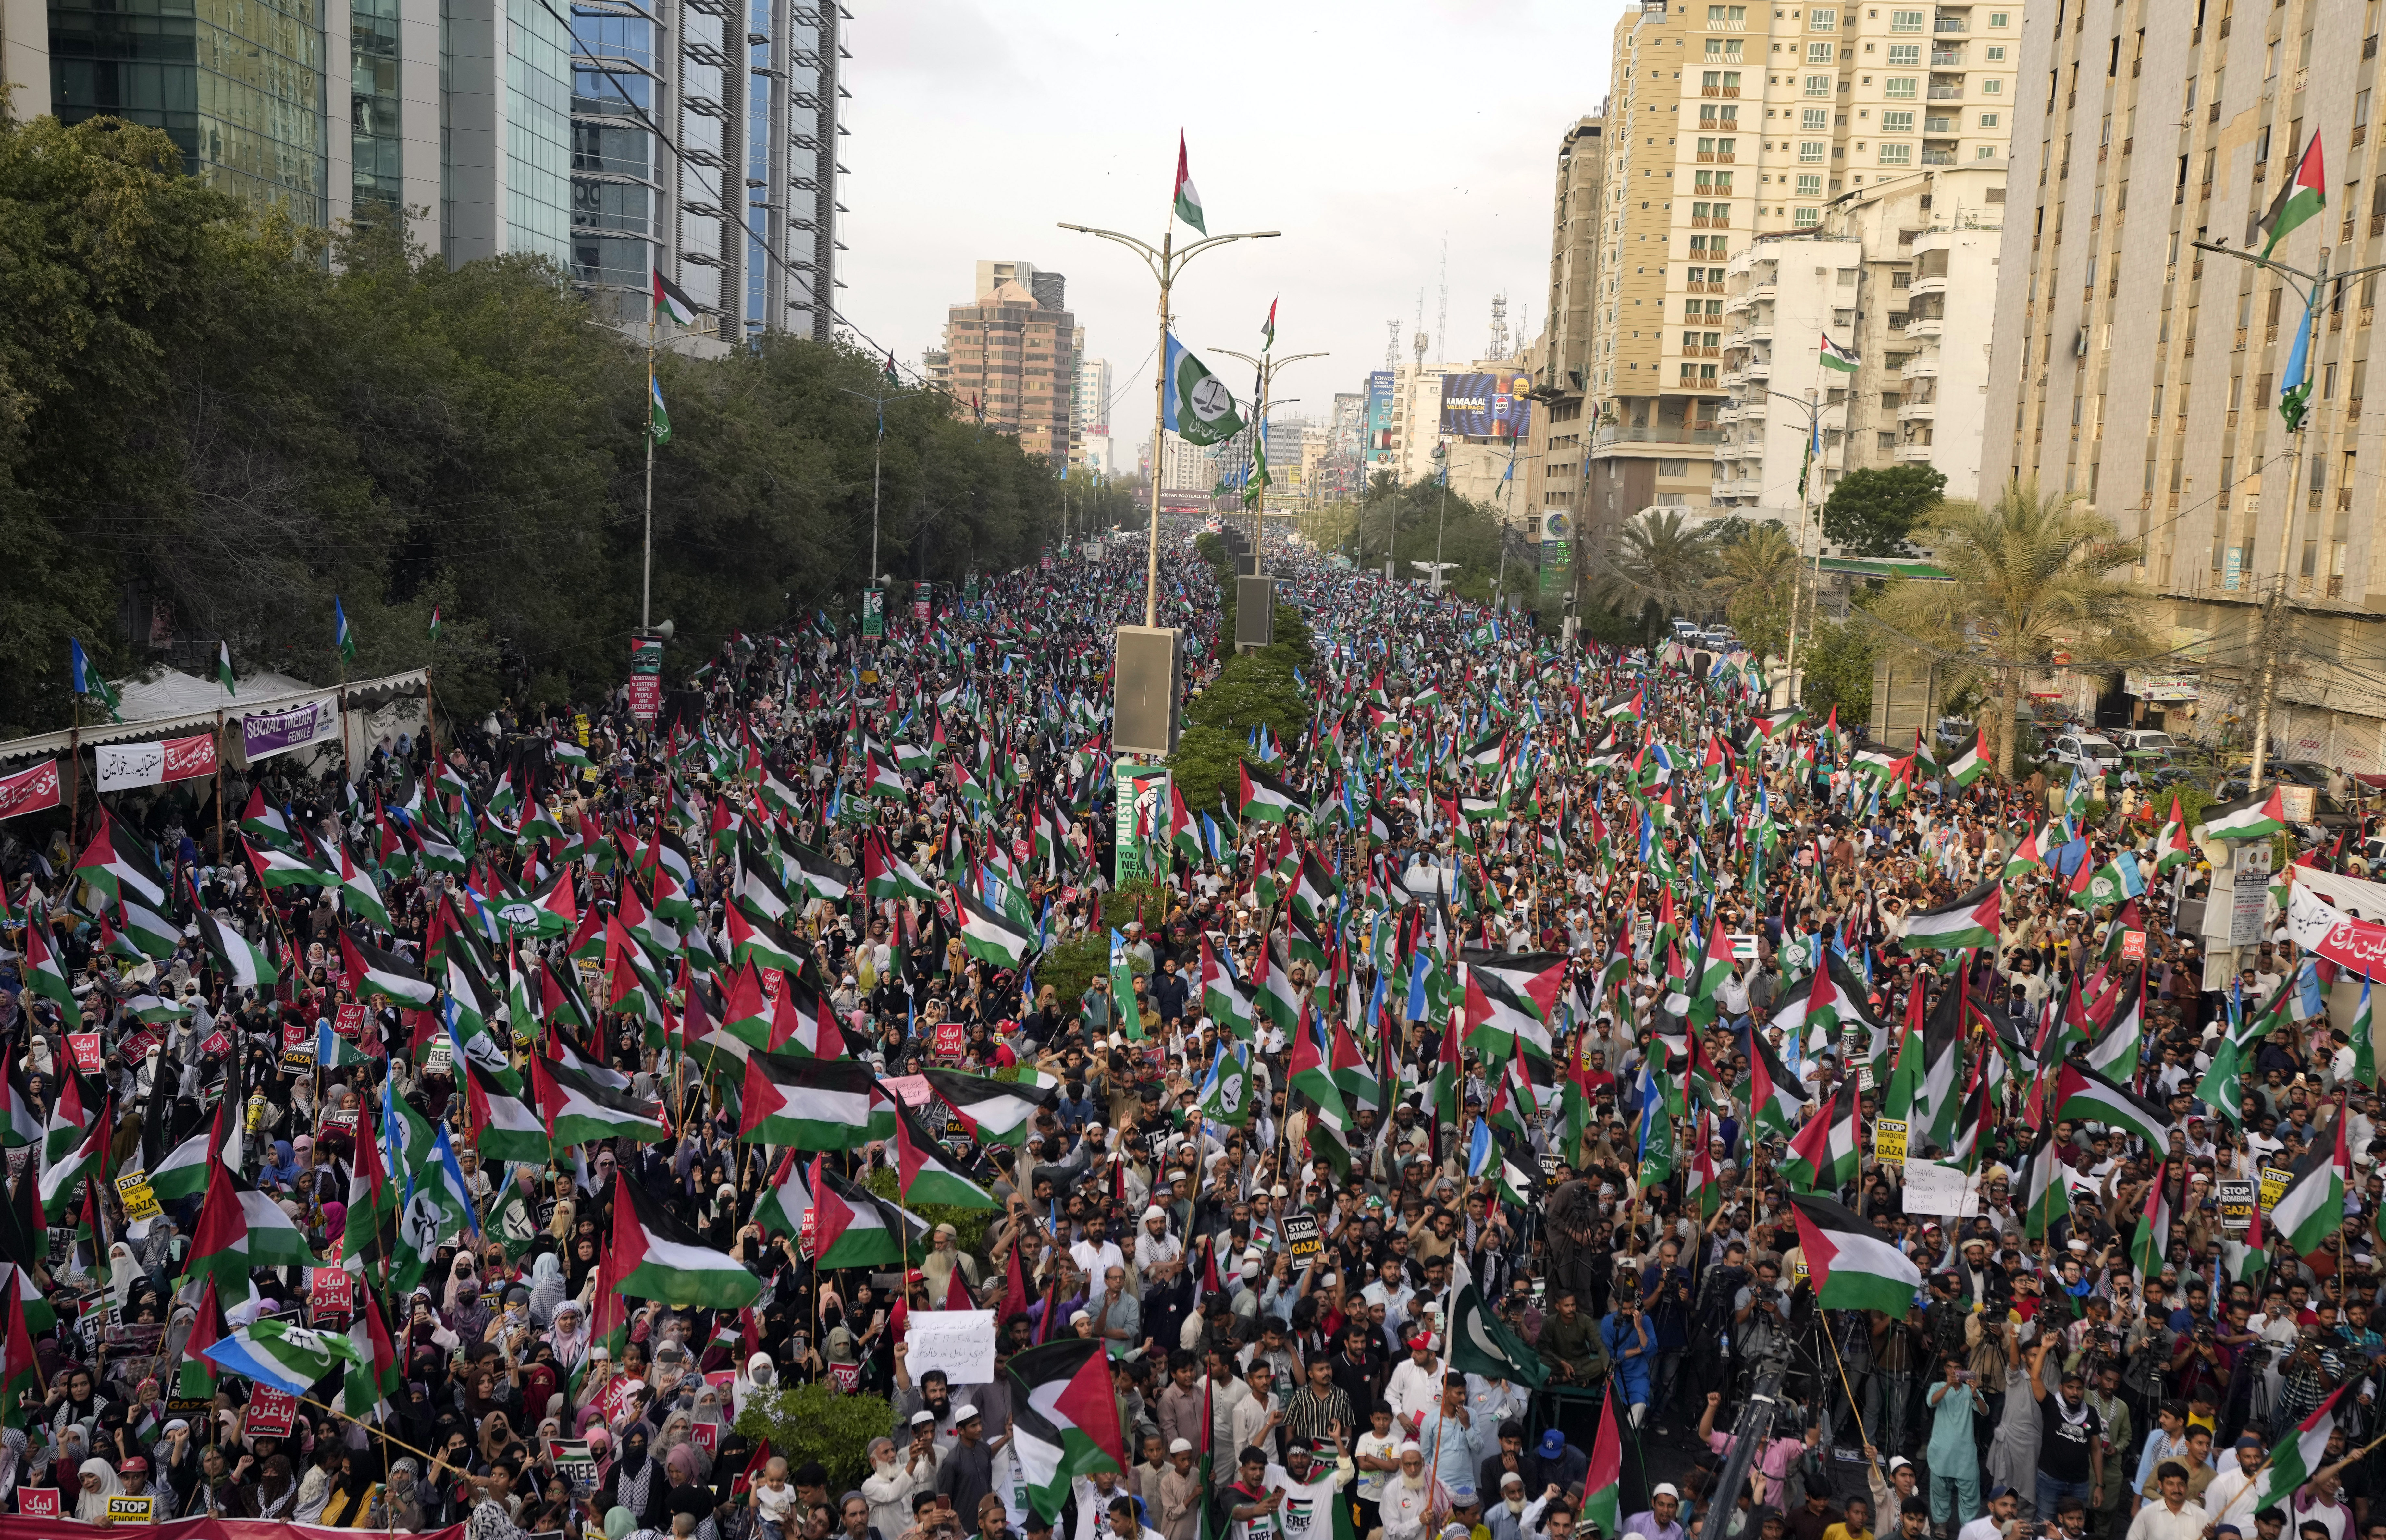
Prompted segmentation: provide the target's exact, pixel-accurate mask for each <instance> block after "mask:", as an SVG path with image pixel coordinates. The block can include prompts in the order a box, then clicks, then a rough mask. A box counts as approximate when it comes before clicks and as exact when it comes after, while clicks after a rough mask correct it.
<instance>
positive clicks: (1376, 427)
mask: <svg viewBox="0 0 2386 1540" xmlns="http://www.w3.org/2000/svg"><path fill="white" fill-rule="evenodd" d="M1363 458H1365V460H1366V461H1367V463H1368V464H1370V465H1388V464H1389V463H1390V462H1391V458H1392V371H1391V370H1390V369H1376V370H1375V372H1373V373H1372V374H1369V375H1368V376H1367V444H1366V448H1365V451H1364V454H1363Z"/></svg>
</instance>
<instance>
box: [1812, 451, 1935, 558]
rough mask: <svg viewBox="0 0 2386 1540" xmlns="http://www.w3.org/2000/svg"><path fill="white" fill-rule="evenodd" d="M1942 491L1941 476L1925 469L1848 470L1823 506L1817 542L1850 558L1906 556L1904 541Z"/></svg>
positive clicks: (1907, 549) (1909, 552)
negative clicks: (1820, 536) (1828, 544)
mask: <svg viewBox="0 0 2386 1540" xmlns="http://www.w3.org/2000/svg"><path fill="white" fill-rule="evenodd" d="M1946 487H1947V477H1946V475H1945V473H1944V472H1942V471H1939V470H1932V469H1931V468H1930V467H1928V466H1927V465H1890V466H1881V467H1878V468H1877V469H1875V468H1867V469H1865V470H1851V471H1849V472H1848V473H1847V474H1846V475H1845V476H1842V477H1841V478H1840V484H1839V485H1837V486H1835V487H1833V488H1831V496H1830V500H1829V501H1828V502H1827V503H1825V504H1824V505H1823V537H1824V538H1825V539H1827V540H1828V541H1830V542H1831V543H1832V544H1833V545H1838V546H1840V548H1841V549H1842V550H1843V551H1844V552H1846V554H1847V555H1849V556H1852V557H1895V556H1911V555H1912V554H1913V547H1912V546H1910V545H1907V544H1906V542H1905V537H1906V536H1907V535H1908V534H1910V533H1912V532H1913V531H1914V528H1915V525H1917V524H1919V523H1920V522H1921V521H1922V520H1924V519H1926V518H1927V517H1928V515H1929V513H1930V510H1931V509H1933V508H1935V507H1938V506H1939V504H1940V501H1941V494H1943V493H1944V492H1945V491H1946Z"/></svg>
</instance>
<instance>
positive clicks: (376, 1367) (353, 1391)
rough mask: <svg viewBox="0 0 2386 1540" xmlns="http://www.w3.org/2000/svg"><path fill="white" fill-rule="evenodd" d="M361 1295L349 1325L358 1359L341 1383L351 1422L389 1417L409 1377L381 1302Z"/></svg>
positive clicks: (365, 1293)
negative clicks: (360, 1300) (401, 1362)
mask: <svg viewBox="0 0 2386 1540" xmlns="http://www.w3.org/2000/svg"><path fill="white" fill-rule="evenodd" d="M210 1282H212V1280H210ZM357 1292H358V1294H360V1295H362V1296H364V1307H363V1308H362V1309H360V1310H359V1311H358V1313H357V1317H356V1319H355V1320H354V1321H350V1322H349V1323H348V1346H349V1347H350V1348H351V1349H352V1350H353V1351H354V1352H355V1354H356V1359H355V1361H354V1362H353V1363H351V1364H350V1366H349V1368H348V1372H347V1377H346V1379H345V1382H344V1383H342V1384H341V1387H340V1404H341V1408H342V1409H343V1410H345V1412H346V1413H347V1414H348V1416H349V1417H350V1418H351V1419H359V1420H360V1419H363V1418H367V1417H370V1416H372V1415H374V1414H375V1413H376V1412H378V1413H380V1414H381V1415H383V1416H387V1415H388V1414H389V1412H390V1409H391V1407H392V1406H393V1405H394V1404H395V1401H396V1400H399V1399H403V1398H404V1396H405V1390H406V1374H405V1372H404V1371H402V1370H401V1369H400V1368H399V1366H398V1361H397V1345H396V1343H394V1342H392V1341H391V1340H390V1335H389V1327H388V1325H387V1324H386V1323H385V1322H383V1320H382V1318H381V1302H380V1301H379V1300H378V1299H376V1298H374V1297H373V1291H372V1290H370V1289H359V1290H358V1291H357Z"/></svg>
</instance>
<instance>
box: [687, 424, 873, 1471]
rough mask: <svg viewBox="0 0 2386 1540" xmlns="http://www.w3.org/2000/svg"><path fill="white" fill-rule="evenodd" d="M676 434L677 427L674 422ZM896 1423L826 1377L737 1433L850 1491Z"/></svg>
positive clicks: (751, 1410)
mask: <svg viewBox="0 0 2386 1540" xmlns="http://www.w3.org/2000/svg"><path fill="white" fill-rule="evenodd" d="M672 432H678V426H677V424H676V423H674V424H673V426H672ZM894 1425H895V1409H894V1407H893V1405H892V1404H891V1403H889V1402H888V1401H887V1399H886V1397H885V1396H848V1395H847V1394H846V1393H845V1392H843V1391H841V1390H839V1389H837V1388H836V1386H835V1385H834V1384H831V1383H829V1382H828V1381H826V1380H815V1381H813V1382H812V1383H810V1384H801V1385H788V1386H785V1387H784V1388H782V1389H779V1390H766V1391H762V1392H760V1393H759V1394H757V1395H756V1396H753V1397H752V1398H751V1399H750V1400H749V1401H748V1402H747V1405H746V1406H745V1407H744V1408H742V1409H740V1410H739V1411H738V1413H737V1431H738V1432H739V1433H741V1434H745V1435H746V1437H747V1440H748V1441H749V1442H752V1443H756V1444H759V1443H761V1442H762V1441H763V1440H765V1439H768V1440H769V1441H770V1445H771V1452H772V1454H774V1455H784V1456H785V1457H786V1461H787V1465H788V1468H789V1469H790V1470H792V1469H794V1468H795V1467H797V1466H799V1465H802V1464H804V1463H806V1462H807V1461H810V1460H818V1461H820V1463H821V1465H822V1466H823V1468H824V1469H825V1470H826V1471H828V1480H829V1490H830V1491H831V1492H845V1491H849V1490H851V1489H853V1488H855V1487H858V1486H860V1484H861V1481H862V1478H863V1477H865V1476H867V1475H869V1474H870V1444H871V1441H872V1440H873V1439H877V1438H884V1437H885V1435H886V1430H887V1429H888V1428H890V1427H893V1426H894Z"/></svg>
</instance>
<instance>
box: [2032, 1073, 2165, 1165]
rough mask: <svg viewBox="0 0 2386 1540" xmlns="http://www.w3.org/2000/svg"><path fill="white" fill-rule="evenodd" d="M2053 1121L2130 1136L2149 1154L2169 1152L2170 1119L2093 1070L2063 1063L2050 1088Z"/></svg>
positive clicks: (2143, 1099)
mask: <svg viewBox="0 0 2386 1540" xmlns="http://www.w3.org/2000/svg"><path fill="white" fill-rule="evenodd" d="M2054 1098H2055V1108H2054V1115H2055V1116H2056V1117H2057V1118H2072V1119H2083V1120H2085V1121H2090V1122H2097V1123H2103V1124H2105V1125H2107V1126H2108V1127H2112V1128H2116V1129H2118V1130H2119V1131H2120V1132H2122V1133H2133V1134H2135V1135H2137V1137H2139V1138H2140V1139H2142V1140H2144V1141H2145V1143H2146V1147H2147V1148H2149V1149H2153V1150H2158V1151H2160V1150H2167V1149H2169V1148H2170V1115H2169V1114H2168V1113H2167V1112H2166V1111H2164V1110H2163V1109H2162V1108H2159V1107H2156V1106H2155V1105H2154V1103H2152V1102H2150V1101H2147V1100H2146V1099H2145V1098H2144V1097H2142V1096H2139V1095H2138V1094H2137V1093H2136V1092H2134V1091H2131V1090H2130V1089H2129V1088H2128V1087H2127V1086H2124V1085H2116V1084H2115V1083H2113V1082H2111V1081H2109V1080H2106V1079H2105V1078H2104V1077H2103V1075H2100V1074H2098V1073H2097V1072H2096V1071H2095V1070H2083V1069H2081V1068H2079V1066H2078V1065H2076V1064H2069V1063H2066V1064H2065V1065H2064V1066H2063V1072H2062V1074H2061V1075H2060V1076H2059V1077H2058V1078H2057V1079H2056V1081H2055V1084H2054Z"/></svg>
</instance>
